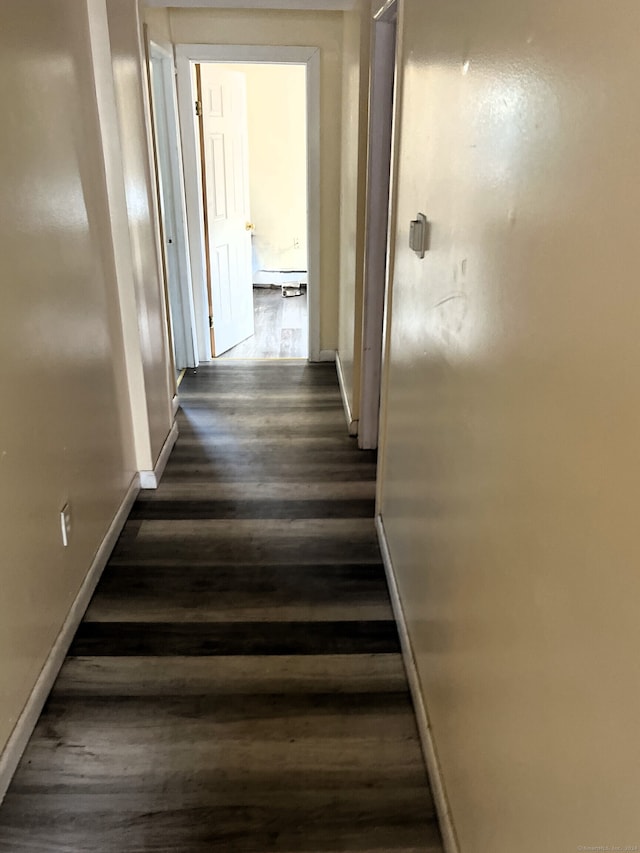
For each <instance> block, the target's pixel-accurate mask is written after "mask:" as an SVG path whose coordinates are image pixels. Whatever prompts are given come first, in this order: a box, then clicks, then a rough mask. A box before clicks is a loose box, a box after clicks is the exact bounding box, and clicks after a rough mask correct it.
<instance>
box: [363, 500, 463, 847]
mask: <svg viewBox="0 0 640 853" xmlns="http://www.w3.org/2000/svg"><path fill="white" fill-rule="evenodd" d="M376 530H377V532H378V542H379V544H380V551H381V553H382V561H383V563H384V569H385V572H386V575H387V583H388V585H389V594H390V596H391V604H392V606H393V613H394V616H395V617H396V623H397V625H398V633H399V635H400V645H401V646H402V657H403V660H404V665H405V669H406V671H407V678H408V680H409V688H410V690H411V696H412V698H413V705H414V708H415V712H416V721H417V724H418V731H419V734H420V743H421V744H422V753H423V755H424V760H425V764H426V765H427V773H428V774H429V781H430V783H431V793H432V794H433V799H434V802H435V806H436V811H437V813H438V822H439V824H440V832H441V833H442V841H443V845H444V849H445V853H460V848H459V845H458V841H457V838H456V833H455V830H454V827H453V820H452V818H451V811H450V809H449V802H448V800H447V795H446V791H445V787H444V780H443V778H442V770H441V768H440V762H439V761H438V755H437V752H436V748H435V744H434V742H433V735H432V732H431V726H430V724H429V716H428V714H427V709H426V706H425V703H424V698H423V695H422V689H421V686H420V676H419V675H418V669H417V667H416V660H415V656H414V654H413V647H412V645H411V639H410V638H409V632H408V630H407V622H406V619H405V615H404V609H403V607H402V602H401V600H400V593H399V590H398V584H397V581H396V576H395V572H394V570H393V563H392V562H391V552H390V551H389V543H388V542H387V534H386V532H385V529H384V523H383V521H382V516H381V515H377V516H376Z"/></svg>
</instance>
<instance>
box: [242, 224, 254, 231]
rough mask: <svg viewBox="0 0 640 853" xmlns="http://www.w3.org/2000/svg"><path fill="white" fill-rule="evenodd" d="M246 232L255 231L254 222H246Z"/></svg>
mask: <svg viewBox="0 0 640 853" xmlns="http://www.w3.org/2000/svg"><path fill="white" fill-rule="evenodd" d="M244 230H245V231H255V230H256V226H255V225H254V224H253V222H246V223H245V226H244Z"/></svg>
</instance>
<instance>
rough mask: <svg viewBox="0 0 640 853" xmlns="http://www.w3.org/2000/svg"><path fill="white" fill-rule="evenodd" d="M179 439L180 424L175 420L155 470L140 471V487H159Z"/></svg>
mask: <svg viewBox="0 0 640 853" xmlns="http://www.w3.org/2000/svg"><path fill="white" fill-rule="evenodd" d="M177 439H178V425H177V424H176V422H175V421H174V422H173V426H172V427H171V429H170V431H169V435H168V436H167V438H166V440H165V443H164V444H163V445H162V450H161V451H160V455H159V456H158V461H157V462H156V464H155V467H154V469H153V471H140V488H141V489H157V488H158V483H159V482H160V479H161V478H162V475H163V473H164V469H165V468H166V465H167V462H168V461H169V456H170V455H171V451H172V450H173V445H174V444H175V443H176V441H177Z"/></svg>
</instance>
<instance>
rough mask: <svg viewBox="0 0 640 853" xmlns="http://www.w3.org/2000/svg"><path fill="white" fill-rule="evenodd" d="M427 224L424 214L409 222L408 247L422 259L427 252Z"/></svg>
mask: <svg viewBox="0 0 640 853" xmlns="http://www.w3.org/2000/svg"><path fill="white" fill-rule="evenodd" d="M428 232H429V223H428V222H427V217H426V216H425V215H424V213H419V214H418V216H417V217H416V219H412V220H411V224H410V225H409V247H410V248H411V249H412V251H414V252H415V253H416V255H417V256H418V257H419V258H424V255H425V252H426V251H427V236H428Z"/></svg>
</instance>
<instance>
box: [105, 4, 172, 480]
mask: <svg viewBox="0 0 640 853" xmlns="http://www.w3.org/2000/svg"><path fill="white" fill-rule="evenodd" d="M107 13H108V23H109V38H110V44H111V53H112V64H113V80H114V85H115V94H116V106H117V110H118V119H119V123H120V144H121V151H122V167H123V170H124V185H125V194H126V203H127V214H128V221H129V234H130V240H131V257H132V262H133V284H134V288H135V298H136V309H137V317H138V323H137V329H136V330H135V331H136V333H137V335H138V336H139V344H140V356H141V360H142V374H143V376H142V378H143V382H144V396H145V398H146V413H147V420H148V423H147V427H146V429H147V432H148V434H149V436H150V449H151V466H150V467H153V465H154V464H155V462H156V460H157V458H158V454H159V453H160V451H161V450H162V445H163V444H164V441H165V439H166V437H167V433H168V432H169V429H170V428H171V421H172V414H171V408H170V401H171V397H173V394H174V393H175V383H174V380H173V375H172V371H171V370H169V371H168V370H167V368H168V366H169V364H170V361H169V353H168V340H167V321H166V317H165V304H164V293H163V280H162V272H161V260H160V255H159V246H158V242H157V238H156V221H157V219H156V213H155V209H154V205H155V204H156V200H155V197H154V195H153V193H155V186H154V183H153V181H154V178H152V175H151V161H150V157H149V150H150V141H149V139H148V136H147V124H146V112H145V109H146V105H145V103H144V102H143V91H144V89H143V87H145V86H146V85H147V81H146V77H145V78H143V73H146V72H144V71H143V66H142V58H141V54H140V47H139V46H140V42H139V38H140V33H139V31H138V17H137V7H136V2H135V0H107Z"/></svg>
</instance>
